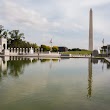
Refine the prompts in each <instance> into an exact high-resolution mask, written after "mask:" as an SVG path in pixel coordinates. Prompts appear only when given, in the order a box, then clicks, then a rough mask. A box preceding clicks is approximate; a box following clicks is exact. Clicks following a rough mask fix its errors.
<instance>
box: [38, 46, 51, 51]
mask: <svg viewBox="0 0 110 110" xmlns="http://www.w3.org/2000/svg"><path fill="white" fill-rule="evenodd" d="M40 48H42V49H43V51H50V46H46V45H41V47H40Z"/></svg>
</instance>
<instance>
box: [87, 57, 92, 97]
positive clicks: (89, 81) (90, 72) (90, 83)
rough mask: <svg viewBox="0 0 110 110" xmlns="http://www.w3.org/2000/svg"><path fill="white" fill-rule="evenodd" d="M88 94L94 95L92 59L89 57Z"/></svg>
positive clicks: (88, 95) (89, 95)
mask: <svg viewBox="0 0 110 110" xmlns="http://www.w3.org/2000/svg"><path fill="white" fill-rule="evenodd" d="M87 89H88V94H87V97H88V98H90V97H91V96H92V59H88V88H87Z"/></svg>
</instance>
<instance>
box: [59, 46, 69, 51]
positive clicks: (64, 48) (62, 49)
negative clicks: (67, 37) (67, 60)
mask: <svg viewBox="0 0 110 110" xmlns="http://www.w3.org/2000/svg"><path fill="white" fill-rule="evenodd" d="M58 51H59V52H67V51H68V48H67V47H58Z"/></svg>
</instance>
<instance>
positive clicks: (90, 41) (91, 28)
mask: <svg viewBox="0 0 110 110" xmlns="http://www.w3.org/2000/svg"><path fill="white" fill-rule="evenodd" d="M89 14H90V15H89V50H90V51H93V16H92V15H93V12H92V9H90V12H89Z"/></svg>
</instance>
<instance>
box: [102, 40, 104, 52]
mask: <svg viewBox="0 0 110 110" xmlns="http://www.w3.org/2000/svg"><path fill="white" fill-rule="evenodd" d="M102 43H103V54H104V38H103V41H102Z"/></svg>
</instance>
